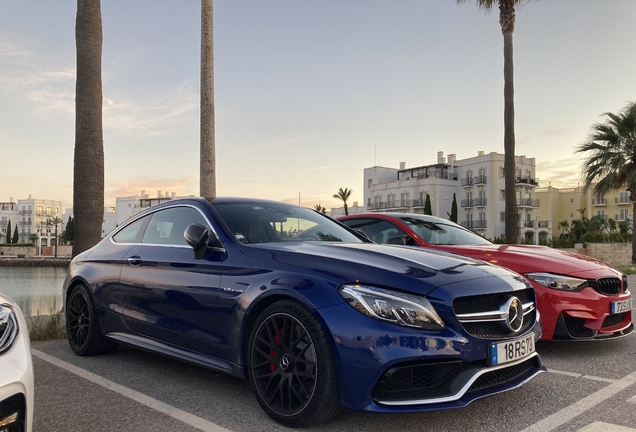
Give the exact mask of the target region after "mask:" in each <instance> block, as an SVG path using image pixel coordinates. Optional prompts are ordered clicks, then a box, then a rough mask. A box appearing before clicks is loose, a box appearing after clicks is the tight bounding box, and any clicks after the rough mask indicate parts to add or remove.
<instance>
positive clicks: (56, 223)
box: [47, 216, 62, 258]
mask: <svg viewBox="0 0 636 432" xmlns="http://www.w3.org/2000/svg"><path fill="white" fill-rule="evenodd" d="M47 222H48V223H49V225H53V226H55V258H57V227H58V226H59V225H60V224H61V223H62V219H60V218H59V217H57V216H55V217H54V218H51V219H49V220H48V221H47Z"/></svg>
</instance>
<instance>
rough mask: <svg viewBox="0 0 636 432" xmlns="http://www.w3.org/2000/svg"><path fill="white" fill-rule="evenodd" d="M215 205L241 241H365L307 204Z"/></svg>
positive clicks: (244, 203) (238, 203) (234, 203)
mask: <svg viewBox="0 0 636 432" xmlns="http://www.w3.org/2000/svg"><path fill="white" fill-rule="evenodd" d="M212 206H213V207H214V208H215V209H216V211H217V212H218V213H219V215H220V216H221V218H222V220H223V222H224V223H225V225H226V226H227V227H228V229H229V230H230V232H231V233H232V234H233V235H234V237H236V239H237V240H238V241H240V242H241V243H270V242H296V241H316V242H347V243H362V240H361V239H360V238H359V237H357V236H356V235H355V234H353V233H352V232H350V231H348V230H347V229H346V228H344V227H342V226H341V225H340V224H338V223H336V222H335V221H333V220H332V219H330V218H328V217H326V216H323V215H320V214H318V213H316V212H315V211H313V210H309V209H306V208H303V207H297V206H293V205H289V204H284V203H269V202H268V203H263V202H252V203H251V202H229V203H228V202H222V203H214V202H213V203H212Z"/></svg>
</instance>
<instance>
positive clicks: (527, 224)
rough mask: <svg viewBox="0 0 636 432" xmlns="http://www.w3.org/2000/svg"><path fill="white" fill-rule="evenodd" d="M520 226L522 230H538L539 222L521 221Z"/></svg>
mask: <svg viewBox="0 0 636 432" xmlns="http://www.w3.org/2000/svg"><path fill="white" fill-rule="evenodd" d="M518 226H519V227H520V228H536V227H537V221H533V220H527V221H519V224H518Z"/></svg>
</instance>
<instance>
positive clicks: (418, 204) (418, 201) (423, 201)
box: [411, 199, 426, 207]
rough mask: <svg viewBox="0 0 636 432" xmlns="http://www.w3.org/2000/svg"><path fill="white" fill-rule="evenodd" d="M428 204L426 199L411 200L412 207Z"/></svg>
mask: <svg viewBox="0 0 636 432" xmlns="http://www.w3.org/2000/svg"><path fill="white" fill-rule="evenodd" d="M425 205H426V200H421V199H414V200H411V207H424V206H425Z"/></svg>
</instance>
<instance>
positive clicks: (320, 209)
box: [314, 204, 327, 214]
mask: <svg viewBox="0 0 636 432" xmlns="http://www.w3.org/2000/svg"><path fill="white" fill-rule="evenodd" d="M314 210H316V211H317V212H318V213H322V214H327V209H326V208H324V207H323V206H322V204H316V205H314Z"/></svg>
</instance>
